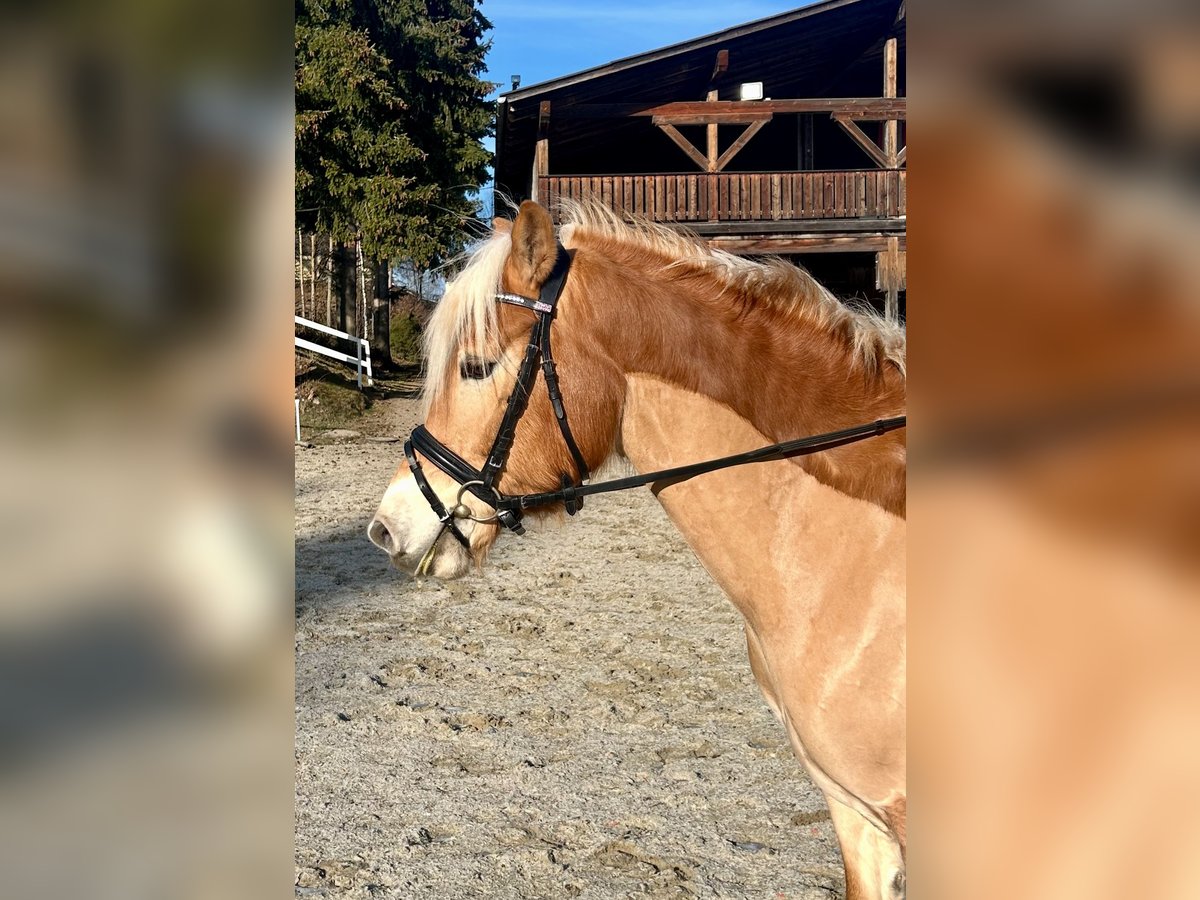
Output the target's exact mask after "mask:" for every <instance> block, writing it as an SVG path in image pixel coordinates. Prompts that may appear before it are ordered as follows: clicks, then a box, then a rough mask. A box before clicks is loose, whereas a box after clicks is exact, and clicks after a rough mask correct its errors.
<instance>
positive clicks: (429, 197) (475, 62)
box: [296, 0, 493, 351]
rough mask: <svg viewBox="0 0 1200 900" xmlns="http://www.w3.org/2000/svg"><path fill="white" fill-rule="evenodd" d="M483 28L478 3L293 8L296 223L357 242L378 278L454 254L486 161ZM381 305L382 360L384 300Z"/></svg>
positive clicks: (334, 3)
mask: <svg viewBox="0 0 1200 900" xmlns="http://www.w3.org/2000/svg"><path fill="white" fill-rule="evenodd" d="M490 28H491V25H490V23H489V22H488V21H487V20H486V19H485V18H484V17H483V15H482V13H481V12H480V11H479V10H478V9H477V7H476V0H297V3H296V210H297V221H298V224H299V225H300V227H302V228H304V229H305V230H309V231H312V230H318V231H327V232H329V233H330V234H332V235H333V237H334V239H335V240H336V241H338V242H340V243H342V244H343V245H344V244H345V243H347V242H351V241H353V240H355V239H356V238H358V239H361V241H362V250H363V254H364V257H366V258H368V259H371V260H374V261H376V262H375V266H376V268H377V269H378V268H379V267H380V266H383V265H387V263H388V261H390V260H391V259H394V258H400V259H405V260H408V261H411V262H412V263H413V264H414V266H416V267H418V268H421V269H427V268H429V267H431V266H433V265H436V264H438V263H439V262H441V261H442V260H444V259H446V258H448V257H449V256H451V255H453V254H455V253H457V252H458V251H459V250H460V249H461V248H462V245H463V242H464V240H465V239H466V237H467V235H468V234H469V227H468V223H469V221H470V220H471V219H473V218H475V216H476V215H477V213H478V208H477V200H476V199H475V197H474V195H475V193H476V192H477V191H478V188H479V186H480V185H482V184H483V182H484V181H485V179H486V178H487V166H488V164H489V162H490V155H489V153H488V152H487V150H485V149H484V147H483V145H482V143H481V142H482V139H483V138H484V137H485V136H487V135H489V134H490V133H491V129H492V122H493V119H492V114H493V108H492V105H491V104H490V103H488V102H487V101H486V96H487V94H488V93H489V92H490V91H491V90H492V88H493V85H492V84H491V83H489V82H486V81H483V80H482V78H481V75H482V73H483V71H484V68H485V66H484V55H485V54H486V52H487V48H488V46H489V44H488V42H487V41H486V39H485V35H486V33H487V31H488V30H489V29H490ZM350 253H351V254H352V253H353V248H352V247H351V250H350ZM343 280H344V279H343ZM375 283H376V279H373V278H370V277H368V278H367V284H368V285H374V284H375ZM347 287H348V288H349V290H348V291H344V294H346V295H348V299H349V300H350V303H349V304H348V306H349V308H350V309H354V308H356V307H355V306H354V303H353V296H354V291H355V290H356V287H357V286H356V285H354V284H350V285H348V286H347ZM373 293H376V294H378V293H379V290H378V289H375V290H374V291H373ZM376 305H377V318H376V325H375V333H376V337H377V339H378V340H377V341H376V344H377V345H378V347H379V350H381V351H386V347H387V343H386V342H387V334H388V325H387V322H388V317H387V304H386V300H384V301H383V303H382V304H379V303H377V304H376ZM346 307H347V304H346V303H345V301H343V309H345V308H346Z"/></svg>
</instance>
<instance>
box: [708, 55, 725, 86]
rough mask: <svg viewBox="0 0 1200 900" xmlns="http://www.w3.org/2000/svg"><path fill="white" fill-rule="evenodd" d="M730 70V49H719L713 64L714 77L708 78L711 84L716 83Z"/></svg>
mask: <svg viewBox="0 0 1200 900" xmlns="http://www.w3.org/2000/svg"><path fill="white" fill-rule="evenodd" d="M728 72H729V51H728V50H718V51H717V61H716V63H715V64H714V65H713V71H712V77H710V78H709V79H708V81H709V84H716V83H717V82H718V81H720V80H721V79H722V78H724V77H725V75H726V74H727V73H728Z"/></svg>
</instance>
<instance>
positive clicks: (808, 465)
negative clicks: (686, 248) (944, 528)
mask: <svg viewBox="0 0 1200 900" xmlns="http://www.w3.org/2000/svg"><path fill="white" fill-rule="evenodd" d="M623 277H629V275H628V273H626V275H625V276H623ZM714 290H716V289H715V288H714ZM603 294H604V296H606V297H611V298H613V301H614V303H615V304H620V303H621V301H622V298H626V302H624V303H623V304H622V305H621V307H620V309H619V311H618V314H617V315H615V316H612V317H611V320H612V322H611V323H610V324H612V323H615V324H612V327H611V328H609V329H608V331H607V338H608V340H607V343H608V345H609V348H610V352H611V353H612V355H613V357H614V359H616V361H617V363H618V365H619V366H620V367H621V368H622V369H623V370H624V371H625V372H626V373H627V374H646V375H652V376H656V377H658V378H660V379H662V380H663V381H665V382H667V383H669V384H673V385H676V386H678V387H681V388H683V389H685V390H687V391H690V392H693V393H696V394H700V395H702V396H704V397H707V398H709V399H711V400H714V401H716V402H718V403H720V404H724V405H725V406H727V407H729V408H730V409H732V410H734V411H735V412H736V413H737V414H738V415H739V416H741V417H742V418H743V419H744V420H746V421H747V422H749V423H750V424H751V425H752V426H753V427H754V428H755V429H757V431H759V432H761V433H762V435H764V436H766V437H767V438H769V440H766V441H763V442H762V443H772V442H775V441H784V440H791V439H793V438H797V437H802V436H806V435H811V434H818V433H822V432H827V431H834V430H836V429H839V428H845V427H849V426H852V425H858V424H863V423H865V422H870V421H873V420H875V419H878V418H883V417H886V416H890V415H896V414H898V413H902V412H903V411H904V408H905V397H904V382H903V376H901V375H900V374H899V373H898V372H896V371H893V370H890V369H889V370H888V371H886V372H884V373H882V374H867V373H864V372H862V371H861V368H858V367H856V364H855V363H854V362H853V361H852V359H851V355H852V352H851V351H850V350H849V348H847V347H846V346H845V342H844V341H839V340H838V339H837V338H836V337H834V336H833V335H830V334H825V333H823V332H821V330H820V329H819V328H818V327H817V326H816V325H811V324H807V323H798V322H796V321H793V320H791V319H789V318H788V317H787V316H786V315H784V314H774V313H771V312H769V311H768V312H764V313H761V314H760V315H758V316H756V317H754V318H753V319H747V318H736V317H733V316H725V315H722V314H720V313H714V309H719V305H714V304H712V303H706V302H705V301H704V300H703V299H701V298H699V297H692V296H688V295H687V294H686V292H684V291H683V290H682V289H680V288H679V286H678V285H674V286H672V285H671V284H669V283H667V284H658V283H657V282H656V281H655V279H654V278H652V277H651V275H650V274H647V275H646V276H645V277H644V278H643V279H642V280H641V282H640V284H639V290H638V291H637V292H628V291H626V292H624V293H623V292H622V291H620V290H617V289H616V285H615V284H614V285H610V286H609V289H606V290H605V291H603ZM638 336H645V337H644V339H641V340H639V339H638ZM904 464H905V453H904V437H903V434H902V433H896V432H893V433H891V434H889V435H886V436H884V437H881V438H875V439H872V440H870V441H867V442H865V443H858V444H851V445H848V446H844V447H841V448H838V449H836V450H831V451H828V452H826V453H822V454H819V455H816V456H812V457H804V458H801V459H798V460H797V461H795V462H794V463H793V465H794V466H798V467H800V468H803V469H805V470H806V471H808V472H810V473H811V474H812V475H814V476H815V477H816V478H817V479H818V480H819V481H821V482H822V483H824V484H828V485H830V486H832V487H834V488H836V489H837V490H839V491H841V492H843V493H845V494H849V495H850V496H853V497H859V498H862V499H866V500H869V501H871V502H873V503H875V504H877V505H879V506H881V507H883V508H884V509H887V510H889V511H890V512H894V513H898V514H900V515H903V514H904V508H905V502H904Z"/></svg>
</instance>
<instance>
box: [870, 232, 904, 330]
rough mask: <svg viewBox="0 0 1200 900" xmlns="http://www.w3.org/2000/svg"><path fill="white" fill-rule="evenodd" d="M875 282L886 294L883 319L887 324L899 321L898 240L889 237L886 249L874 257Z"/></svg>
mask: <svg viewBox="0 0 1200 900" xmlns="http://www.w3.org/2000/svg"><path fill="white" fill-rule="evenodd" d="M875 267H876V269H877V275H876V278H877V281H878V283H879V285H880V287H881V288H883V289H884V290H885V291H886V292H887V299H886V301H885V302H884V307H883V309H884V317H885V318H886V319H887V320H888V321H889V322H899V321H900V240H899V238H895V237H890V238H888V241H887V249H886V250H885V251H884V252H882V253H880V254H878V255H877V256H876V261H875Z"/></svg>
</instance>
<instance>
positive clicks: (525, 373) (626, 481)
mask: <svg viewBox="0 0 1200 900" xmlns="http://www.w3.org/2000/svg"><path fill="white" fill-rule="evenodd" d="M573 256H574V252H573V251H570V250H566V249H564V248H563V246H562V245H561V244H559V245H558V256H557V258H556V260H555V263H554V268H553V270H552V271H551V272H550V276H549V278H547V279H546V283H545V284H543V285H542V289H541V292H540V294H539V296H538V297H537V299H534V298H532V297H523V296H521V295H519V294H497V295H496V299H497V300H498V301H499V302H501V303H508V304H511V305H513V306H520V307H522V308H524V309H528V310H531V311H532V312H533V313H534V314H535V315H536V316H537V320H536V321H535V322H534V324H533V328H532V329H531V331H530V333H529V344H528V345H527V346H526V348H525V356H524V358H523V359H522V360H521V367H520V369H519V370H518V371H517V381H516V385H515V386H514V387H513V392H512V393H511V394H510V395H509V398H508V405H507V407H506V408H505V410H504V418H503V419H501V420H500V428H499V430H498V431H497V432H496V438H495V440H494V441H492V448H491V451H490V452H489V453H488V456H487V460H486V461H485V462H484V464H483V468H482V469H477V468H475V467H474V466H472V465H471V464H470V463H469V462H467V461H466V460H465V459H463V458H462V457H461V456H459V455H458V454H457V453H455V452H454V451H453V450H451V449H450V448H449V447H447V446H446V445H445V444H443V443H442V442H441V441H439V440H438V439H437V438H436V437H434V436H433V435H432V434H430V433H429V430H428V429H427V428H426V427H425V426H424V425H418V426H417V427H416V428H415V429H414V430H413V433H412V435H411V436H410V437H409V439H408V440H407V441H405V442H404V457H405V459H407V460H408V467H409V469H410V470H411V471H412V474H413V478H415V479H416V482H417V487H418V488H420V490H421V493H422V494H423V495H424V497H425V500H426V501H427V502H428V503H429V506H430V508H431V509H432V510H433V512H434V514H435V515H436V516H437V517H438V521H440V522H441V523H442V531H440V532H438V536H437V537H436V538H435V539H434V541H433V544H432V545H431V546H430V548H429V551H430V552H432V550H433V547H435V546H436V545H437V542H438V541H439V540H441V537H442V534H443V533H444V532H446V531H449V532H450V533H451V534H452V535H454V538H455V540H457V541H458V542H459V543H460V544H462V545H463V547H466V548H468V549H469V548H470V541H469V540H468V539H467V536H466V535H464V534H463V533H462V531H461V529H459V527H458V523H457V520H459V519H471V520H473V521H476V522H493V521H495V522H499V523H500V524H501V525H503V526H504V527H505V528H508V529H509V530H510V531H513V532H515V533H517V534H524V533H525V528H524V526H522V525H521V518H522V517H523V516H524V514H525V511H526V510H529V509H534V508H536V507H542V506H548V505H550V504H553V503H562V504H563V506H564V507H565V508H566V511H567V513H568V514H569V515H575V513H577V512H578V511H579V510H580V509H581V508H582V507H583V498H584V497H587V496H591V495H593V494H607V493H611V492H613V491H624V490H628V489H630V488H635V487H642V486H644V485H647V484H652V483H654V482H669V483H675V482H679V481H684V480H686V479H688V478H694V477H695V476H697V475H703V474H705V473H707V472H715V471H717V470H718V469H727V468H729V467H731V466H741V465H746V464H747V463H755V462H766V461H769V460H778V459H791V458H792V457H796V456H807V455H809V454H812V453H819V452H821V451H822V450H831V449H833V448H834V447H841V446H843V445H845V444H853V443H855V442H856V441H861V440H863V439H865V438H868V437H872V436H874V435H879V434H886V433H887V432H889V431H895V430H896V429H898V428H904V427H905V425H906V424H907V417H906V416H893V417H891V418H887V419H878V420H876V421H874V422H869V423H866V424H864V425H856V426H854V427H852V428H843V429H841V430H839V431H830V432H827V433H825V434H818V435H813V436H811V437H803V438H797V439H796V440H792V441H783V442H781V443H778V444H771V445H769V446H766V447H760V448H758V449H757V450H749V451H747V452H745V453H735V454H733V455H732V456H722V457H721V458H719V459H710V460H706V461H704V462H698V463H692V464H691V465H687V466H676V467H675V468H672V469H661V470H659V471H657V472H648V473H646V474H644V475H633V476H630V477H628V478H617V479H614V480H612V481H603V482H600V483H599V484H588V483H587V480H588V475H589V472H588V467H587V463H586V462H585V461H584V458H583V454H582V453H581V452H580V450H579V445H578V444H576V443H575V438H574V437H573V436H572V434H571V427H570V425H569V424H568V422H567V411H566V407H565V406H564V405H563V398H562V391H561V390H560V389H559V386H558V373H557V371H556V369H555V365H554V356H553V353H552V352H551V348H550V324H551V322H552V321H553V320H554V314H555V311H556V309H557V307H558V300H559V297H560V296H561V295H562V291H563V287H564V286H565V285H566V282H567V275H568V273H569V272H570V270H571V261H572V259H573ZM539 362H540V368H541V370H542V377H543V379H544V380H545V382H546V390H547V392H548V393H549V395H550V404H551V406H552V407H553V408H554V418H555V419H556V421H557V422H558V428H559V431H561V432H562V436H563V441H564V442H565V443H566V445H567V450H568V451H569V452H570V454H571V458H572V460H573V461H574V464H575V469H576V471H575V473H574V475H573V476H572V475H569V474H566V473H564V474H562V475H561V476H560V483H561V486H560V487H559V488H558V489H557V490H553V491H543V492H540V493H534V494H504V493H502V492H501V491H500V489H499V488H498V487H496V482H497V480H498V479H499V477H500V473H501V471H502V470H503V469H504V464H505V463H506V462H507V461H508V455H509V452H510V451H511V450H512V445H513V439H514V438H515V436H516V430H517V422H518V421H520V419H521V416H522V415H523V414H524V412H525V408H526V405H527V404H528V402H529V397H530V394H531V393H532V390H533V386H534V382H535V381H536V380H537V373H538V368H539ZM417 453H420V454H421V455H422V456H424V457H425V459H426V460H428V461H429V462H430V463H432V464H433V465H434V466H435V467H437V468H438V469H440V470H441V471H442V472H444V473H445V474H447V475H449V476H450V477H451V478H453V479H454V480H455V481H456V482H458V484H459V491H458V499H457V501H456V503H455V505H454V508H453V509H447V508H446V505H445V504H444V503H442V500H441V498H440V497H438V495H437V492H436V491H434V489H433V487H432V485H430V483H429V480H428V479H427V478H426V477H425V473H424V472H423V471H422V469H421V463H420V460H419V459H418V458H417ZM468 491H469V492H470V493H472V494H474V495H475V496H476V497H478V498H479V499H480V500H482V501H483V502H484V503H487V504H488V505H489V506H491V507H492V508H493V509H494V510H495V511H496V512H495V514H494V516H493V517H490V518H486V519H478V518H475V517H474V516H473V515H472V513H471V510H470V508H469V507H467V506H466V505H464V504H463V502H462V497H463V494H464V493H466V492H468ZM428 557H429V553H427V554H426V558H427V559H428ZM423 562H424V560H423Z"/></svg>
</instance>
